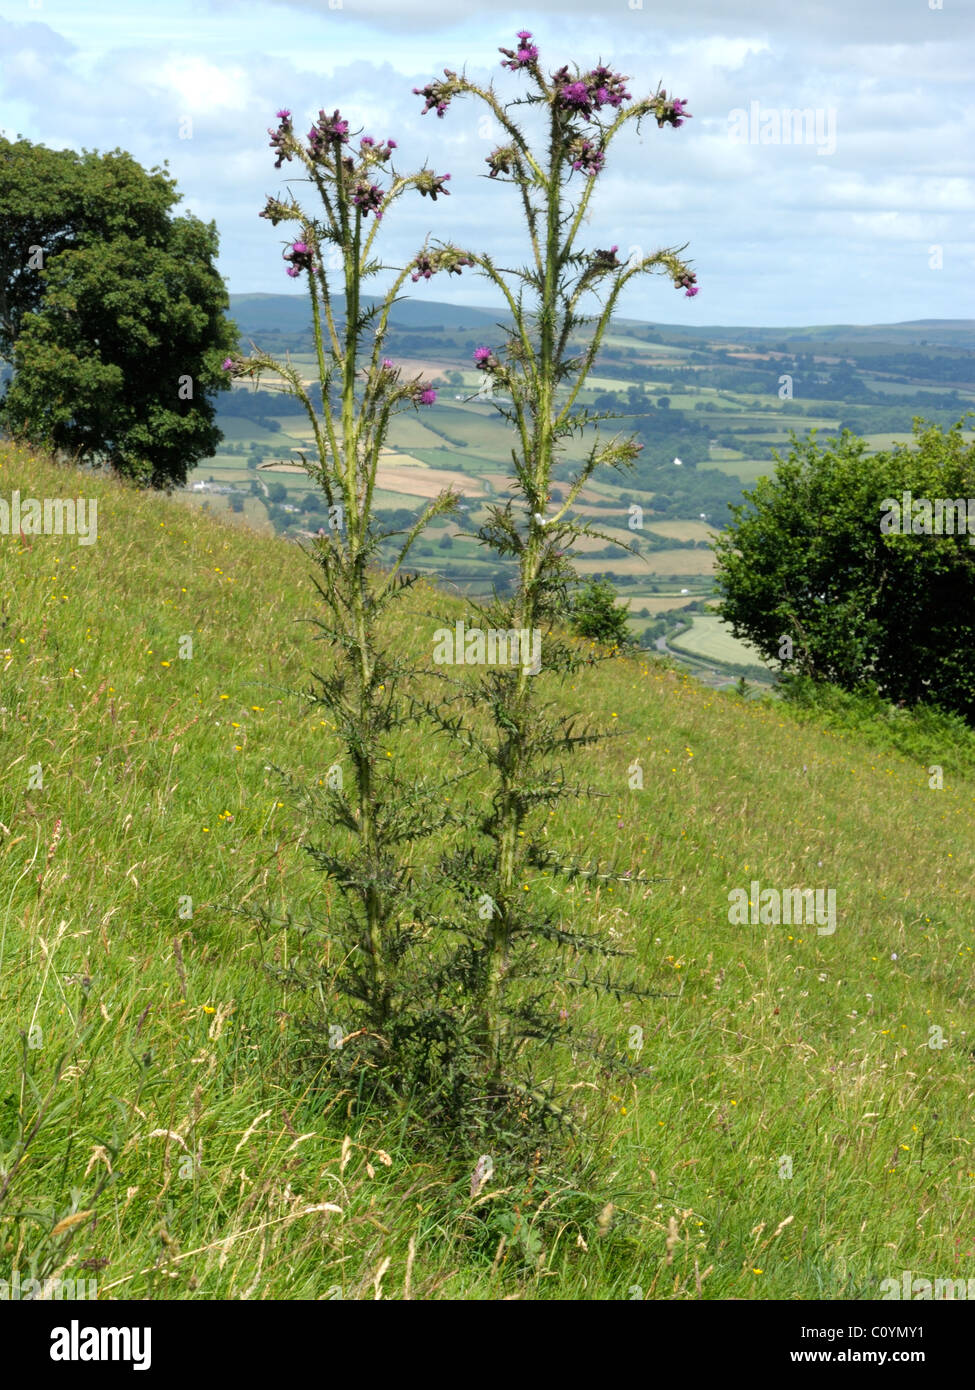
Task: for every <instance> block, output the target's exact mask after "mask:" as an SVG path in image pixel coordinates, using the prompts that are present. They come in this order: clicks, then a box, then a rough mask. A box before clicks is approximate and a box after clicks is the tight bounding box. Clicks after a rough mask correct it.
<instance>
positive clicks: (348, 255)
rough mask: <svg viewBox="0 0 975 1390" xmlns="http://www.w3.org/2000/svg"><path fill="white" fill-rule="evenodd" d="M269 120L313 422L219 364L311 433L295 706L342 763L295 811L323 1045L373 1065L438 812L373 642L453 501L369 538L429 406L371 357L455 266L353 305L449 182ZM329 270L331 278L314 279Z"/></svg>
mask: <svg viewBox="0 0 975 1390" xmlns="http://www.w3.org/2000/svg"><path fill="white" fill-rule="evenodd" d="M277 120H278V125H277V126H276V127H275V128H273V129H271V130H269V134H270V136H271V141H270V143H271V147H272V148H273V149H274V150H275V152H276V160H275V167H276V168H278V169H280V168H281V167H282V166H283V164H284V163H286V162H294V163H296V164H297V165H300V166H302V168H303V170H304V175H305V179H304V181H305V182H306V183H307V184H309V185H310V186H311V190H310V191H311V192H312V193H313V194H317V197H318V201H319V203H320V209H319V210H318V211H316V213H315V214H314V215H313V214H312V213H311V212H309V211H308V210H306V208H305V206H303V204H302V203H300V202H299V201H297V200H296V199H294V198H292V197H288V198H285V199H281V198H277V197H270V198H268V200H267V205H266V207H265V208H264V210H263V212H262V213H261V214H260V215H261V216H262V217H265V218H267V220H268V221H269V222H271V223H272V225H274V226H278V225H279V224H281V223H291V224H294V226H295V228H296V232H297V235H296V236H295V238H294V240H292V241H290V242H289V243H288V245H287V246H286V248H285V250H284V252H283V256H284V260H285V261H286V262H287V274H288V275H289V276H290V277H291V278H292V279H303V280H304V283H305V284H306V285H307V288H308V293H309V296H310V300H311V312H312V322H313V330H314V341H315V354H316V365H317V372H316V375H317V385H318V388H319V392H320V408H319V405H318V402H317V401H316V400H315V399H314V389H313V386H312V383H310V382H309V381H307V380H306V379H305V378H304V377H303V376H302V375H301V373H300V372H299V370H298V368H297V367H296V366H295V365H294V364H293V363H292V361H291V360H290V357H289V358H288V359H287V360H285V361H284V362H281V361H278V360H276V359H275V358H273V357H271V356H269V355H268V354H266V353H264V352H261V351H260V350H258V349H257V348H255V349H254V351H253V352H252V353H251V355H250V356H249V357H247V358H240V357H235V358H228V359H227V360H226V362H225V363H224V367H225V369H226V370H227V371H228V372H230V373H232V374H233V375H234V376H236V377H249V378H253V379H255V381H258V380H259V379H260V377H261V376H262V375H263V374H271V375H273V376H276V377H277V378H279V379H280V381H281V383H282V384H283V389H284V390H285V391H286V392H287V393H289V394H291V395H293V396H295V397H296V398H297V399H298V400H299V401H300V402H301V404H302V405H303V406H304V408H305V410H306V412H307V415H308V419H309V421H310V423H311V427H312V432H313V437H314V446H315V447H314V451H313V452H312V453H311V454H310V456H309V455H306V454H301V455H300V457H301V462H302V465H303V467H304V469H305V471H306V472H307V474H308V475H309V476H310V477H311V478H312V479H313V480H314V481H315V482H316V483H317V484H318V485H319V486H320V487H321V489H322V491H323V493H324V495H325V499H326V501H327V504H328V513H329V526H328V528H327V530H326V529H324V528H323V530H322V531H320V532H319V535H318V537H317V538H316V540H315V541H314V542H313V545H312V548H311V555H312V558H313V560H314V562H315V564H316V565H317V569H318V575H317V576H316V587H317V588H318V591H319V594H320V595H321V598H322V600H323V609H322V616H320V617H318V618H315V619H314V620H313V621H314V624H315V627H316V628H317V630H318V633H317V635H318V636H319V637H320V638H321V639H322V640H323V641H325V642H327V643H329V644H330V646H331V652H330V656H329V662H328V669H327V673H326V674H320V675H316V676H315V681H314V685H313V687H312V688H311V689H310V690H309V691H306V692H305V694H306V696H307V698H308V700H309V701H310V703H311V704H312V705H313V706H316V707H323V708H324V710H325V711H327V714H328V717H329V722H330V723H331V724H332V726H333V728H334V730H335V734H336V737H337V739H338V741H339V744H340V747H341V749H342V757H341V759H340V760H339V761H338V762H336V763H335V764H333V765H332V767H330V768H329V769H328V770H327V773H326V775H325V776H324V777H323V779H322V784H321V786H320V787H314V788H312V789H309V790H307V791H305V792H304V793H303V794H302V799H303V801H304V804H305V806H306V809H309V810H310V811H312V812H313V813H314V815H315V816H316V818H317V820H318V824H319V826H320V827H323V829H324V839H323V842H322V843H321V844H316V845H312V846H311V847H310V851H311V853H312V855H313V856H314V858H315V860H316V863H317V865H318V866H319V867H320V868H321V869H323V870H324V871H325V872H327V873H328V874H329V875H330V877H331V878H332V879H333V880H334V881H335V883H336V884H337V886H338V889H339V892H340V911H339V914H338V920H337V921H333V923H331V924H330V928H329V935H330V937H331V938H333V940H335V942H336V944H337V946H338V950H337V951H334V952H333V953H332V954H333V958H336V959H338V960H339V961H340V964H339V965H338V966H337V967H336V972H337V973H335V975H334V977H333V979H332V980H331V985H332V986H333V987H334V989H335V990H336V991H337V992H338V994H339V995H340V996H341V997H342V998H343V999H344V1000H345V1004H344V1005H343V1009H344V1010H345V1014H344V1017H343V1024H342V1025H340V1026H339V1032H344V1031H345V1028H346V1027H347V1028H348V1031H349V1032H351V1033H354V1034H356V1036H358V1037H359V1039H360V1043H363V1045H367V1043H368V1040H371V1041H372V1043H373V1044H374V1047H373V1051H375V1050H376V1048H378V1049H379V1051H381V1052H385V1054H386V1055H388V1054H389V1052H390V1049H391V1046H392V1044H391V1042H390V1035H391V1032H392V1031H393V1030H394V1029H395V1026H396V1022H395V1018H394V1015H395V1013H396V1010H397V1008H398V1007H399V1002H400V1001H399V997H398V994H397V990H396V985H395V974H396V970H397V966H398V963H399V962H400V961H401V960H402V959H403V957H404V955H405V954H406V953H407V952H408V950H409V947H410V943H411V939H412V936H411V933H412V927H411V925H410V923H411V913H410V910H409V906H410V892H411V871H410V865H409V863H408V855H407V854H406V852H405V851H404V850H403V846H408V845H409V844H410V842H411V841H415V840H417V839H422V838H423V837H424V836H425V835H427V834H429V833H431V831H433V830H435V829H436V828H437V827H438V826H439V825H440V824H442V820H443V811H442V807H443V802H444V797H443V788H442V786H441V785H440V783H439V782H438V783H437V785H428V784H427V783H425V782H419V783H418V782H415V781H414V782H411V783H410V785H409V786H408V787H407V786H404V785H402V784H401V781H400V779H399V777H398V776H397V773H396V770H395V767H394V765H393V762H392V759H391V757H390V753H389V743H390V741H391V739H392V738H393V737H395V735H396V733H397V731H400V730H402V729H403V728H404V727H406V726H408V725H410V724H411V723H415V722H416V720H417V718H418V717H419V716H418V714H417V711H416V708H415V707H414V706H413V705H412V703H411V702H410V701H409V699H408V698H407V694H406V687H408V685H409V679H410V675H411V672H410V669H409V668H408V666H407V665H406V664H405V663H404V662H403V660H402V659H400V657H399V656H398V655H397V653H396V647H397V645H398V644H395V643H394V642H393V641H391V640H390V639H389V638H388V636H384V632H385V629H384V628H383V619H384V616H385V615H386V612H387V610H388V608H389V606H390V605H391V604H392V603H393V602H394V601H395V600H396V599H397V598H398V597H399V596H401V595H402V594H403V593H404V592H405V591H406V590H407V589H408V588H409V587H410V586H411V584H412V582H413V577H411V576H409V575H407V574H406V573H405V571H404V570H403V564H404V561H405V560H406V558H407V556H408V554H409V551H410V548H411V546H412V545H413V542H414V541H415V539H416V537H417V536H418V535H419V534H420V532H421V531H422V530H423V529H424V528H425V526H426V525H427V523H428V522H429V521H430V520H431V519H432V518H433V517H435V516H437V515H438V514H440V513H442V512H444V511H447V510H450V509H452V508H453V507H454V506H455V505H456V501H457V498H456V496H454V495H453V494H452V493H450V492H442V493H441V494H440V495H439V496H438V497H436V498H435V499H434V500H433V501H431V502H430V503H429V504H428V505H427V506H426V507H425V509H424V510H423V511H422V513H421V514H420V515H419V517H418V518H417V520H416V521H415V523H414V524H413V525H412V526H411V527H410V528H409V530H408V531H407V532H406V533H405V534H404V533H393V532H384V531H383V530H382V529H381V528H380V526H379V525H378V524H377V522H376V519H375V518H374V515H373V499H374V495H375V488H376V476H377V468H378V464H379V460H380V456H381V451H382V449H383V446H384V444H385V441H386V437H387V434H388V431H389V426H390V421H391V419H392V418H393V416H394V415H395V414H396V413H397V412H399V411H402V410H407V409H418V408H422V407H424V406H427V405H430V404H432V403H433V402H434V400H435V399H436V391H435V390H434V388H433V387H432V385H431V384H430V383H429V382H427V381H424V380H422V379H421V378H420V377H416V378H414V379H410V380H406V379H404V377H403V374H402V372H401V370H400V369H399V368H397V366H396V365H395V363H394V362H393V361H392V360H391V359H390V358H389V357H387V356H385V355H384V342H385V339H386V337H387V334H388V328H389V314H390V310H391V308H392V305H393V304H394V302H395V300H396V298H397V296H398V295H399V293H400V291H401V290H402V288H403V286H404V284H405V283H406V281H407V280H411V281H412V282H418V281H420V280H421V279H422V280H429V279H430V277H431V276H432V275H433V274H435V273H436V272H438V271H445V272H447V273H449V274H460V273H461V270H462V268H463V267H464V266H465V265H469V264H470V261H469V258H468V257H466V256H465V255H464V254H463V252H461V251H459V250H458V249H457V248H456V247H453V246H451V245H449V244H447V245H438V246H431V245H430V244H429V243H428V244H425V245H424V246H423V247H422V248H421V249H420V251H419V252H418V253H417V255H416V257H415V258H414V259H413V260H412V261H411V262H410V263H409V264H408V265H406V266H405V267H402V268H399V269H398V270H396V271H395V272H394V273H393V275H392V281H391V284H390V286H389V288H388V290H387V291H386V292H385V294H383V295H381V296H379V297H376V298H374V299H372V300H371V301H370V300H368V299H367V298H366V296H365V295H364V293H363V287H364V285H365V284H366V283H367V281H369V280H370V278H372V277H374V276H376V275H378V274H380V272H386V271H390V270H392V268H391V267H388V266H385V265H383V264H382V262H381V261H380V260H379V259H378V256H377V251H376V244H377V239H378V234H379V231H380V228H381V227H382V226H383V225H384V224H385V221H386V219H387V217H388V216H389V214H390V212H391V210H392V209H393V207H394V205H395V204H396V203H397V201H398V200H399V199H400V198H401V197H402V196H403V195H404V194H406V193H408V192H411V191H415V192H418V193H419V194H420V195H421V196H424V197H429V198H430V199H431V200H432V201H433V202H436V200H437V198H438V196H440V195H441V194H447V193H448V189H447V188H446V183H447V181H448V180H449V178H450V175H449V174H435V173H433V172H432V170H430V169H428V168H426V167H424V168H422V169H420V170H419V171H418V172H416V173H412V174H400V173H398V172H397V171H396V169H395V168H394V165H393V158H394V153H393V152H394V150H395V149H396V142H395V141H394V140H386V141H380V140H377V139H375V138H373V137H371V136H368V135H360V136H358V137H353V134H352V133H351V132H350V129H349V123H348V122H347V121H346V120H344V119H343V117H342V115H341V114H340V112H339V111H337V110H336V111H334V112H333V113H332V114H331V115H328V114H327V113H326V112H325V111H324V110H322V111H320V112H319V116H318V119H317V121H315V123H314V124H313V125H312V128H311V129H310V130H309V131H308V133H307V136H306V137H305V138H304V140H302V139H301V138H300V137H299V136H298V135H297V134H296V132H295V129H294V126H293V123H292V119H291V113H290V111H287V110H282V111H279V112H278V113H277ZM330 266H335V267H336V269H335V271H334V273H333V274H332V275H331V276H330V274H329V267H330ZM394 534H396V535H397V536H398V537H399V538H400V539H398V540H397V542H396V554H395V559H394V561H393V563H392V564H391V565H387V567H386V568H385V569H383V570H381V569H380V568H379V565H378V552H379V549H380V546H381V545H382V544H383V542H384V541H387V540H389V538H390V537H391V536H392V535H394ZM438 807H440V808H441V809H440V810H438V809H437V808H438ZM350 1011H351V1013H352V1017H351V1018H350V1017H349V1012H350ZM360 1050H361V1049H360Z"/></svg>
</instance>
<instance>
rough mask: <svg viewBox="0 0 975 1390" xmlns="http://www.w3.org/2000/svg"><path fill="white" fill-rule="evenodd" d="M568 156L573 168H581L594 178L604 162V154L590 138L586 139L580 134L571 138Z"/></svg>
mask: <svg viewBox="0 0 975 1390" xmlns="http://www.w3.org/2000/svg"><path fill="white" fill-rule="evenodd" d="M569 156H570V161H571V164H572V168H573V169H581V170H582V171H583V172H584V173H586V174H588V175H589V177H590V178H595V176H596V175H597V174H598V173H599V171H600V169H602V167H603V165H604V164H605V163H606V155H605V154H604V152H603V151H602V150H601V149H599V148H598V147H597V146H596V145H594V144H593V142H592V141H591V140H586V139H584V138H582V137H581V136H580V137H579V138H578V139H577V140H573V142H572V144H571V145H570V146H569Z"/></svg>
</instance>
